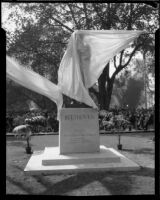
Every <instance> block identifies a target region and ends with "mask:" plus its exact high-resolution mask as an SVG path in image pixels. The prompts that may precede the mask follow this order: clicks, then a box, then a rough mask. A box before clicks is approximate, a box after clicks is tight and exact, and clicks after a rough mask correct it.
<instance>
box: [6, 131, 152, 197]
mask: <svg viewBox="0 0 160 200" xmlns="http://www.w3.org/2000/svg"><path fill="white" fill-rule="evenodd" d="M153 135H154V133H136V134H133V133H128V134H125V135H123V136H122V137H121V143H122V145H123V149H122V150H121V151H120V150H119V152H120V153H122V154H123V155H125V156H126V157H128V158H129V159H131V160H132V161H134V162H136V163H138V164H139V165H140V166H141V168H140V170H138V171H130V172H112V171H103V172H81V173H75V174H73V173H72V174H58V175H48V176H43V175H27V174H25V173H24V171H23V170H24V168H25V166H26V164H27V162H28V160H29V158H30V155H28V154H26V153H25V147H26V142H25V141H18V140H16V139H15V138H13V137H7V140H6V150H7V152H6V164H7V165H6V194H27V195H29V194H37V195H67V196H88V195H91V196H95V195H145V194H151V195H154V193H155V177H154V154H155V153H154V152H155V151H154V147H155V144H154V142H153V141H152V140H151V139H152V137H153ZM100 144H101V145H105V146H106V147H112V148H115V149H116V150H117V144H118V136H117V135H115V134H114V135H110V134H108V135H106V134H105V135H101V136H100ZM31 145H32V149H33V151H43V150H44V148H45V147H46V146H48V147H49V146H58V135H41V136H32V139H31Z"/></svg>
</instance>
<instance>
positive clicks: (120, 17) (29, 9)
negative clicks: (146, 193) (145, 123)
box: [8, 3, 158, 109]
mask: <svg viewBox="0 0 160 200" xmlns="http://www.w3.org/2000/svg"><path fill="white" fill-rule="evenodd" d="M10 5H11V6H12V7H16V6H18V7H19V8H20V9H22V10H23V12H24V13H27V14H29V15H30V16H31V15H33V16H34V18H35V19H36V21H34V20H33V19H32V20H31V18H29V19H28V18H27V17H25V16H20V15H18V13H17V12H14V13H12V17H13V16H14V17H15V18H16V19H17V23H21V29H20V30H19V31H17V32H16V34H15V38H14V41H11V42H10V45H9V49H8V53H9V54H10V55H13V54H15V53H16V56H18V57H19V58H20V60H21V61H22V62H23V63H25V64H26V63H28V64H30V65H31V67H32V68H33V69H35V71H36V70H37V71H38V72H39V73H41V74H43V75H44V74H46V73H47V70H48V71H49V72H50V73H51V80H52V81H53V82H55V83H56V82H57V70H58V66H59V63H60V59H61V56H62V55H63V52H64V50H65V48H66V44H65V43H66V42H67V39H68V38H69V37H70V34H71V33H72V32H73V31H74V30H75V29H108V30H109V29H116V30H123V29H126V30H137V29H138V30H146V31H149V32H154V31H155V30H156V28H157V27H158V10H157V9H155V8H152V7H151V6H149V5H145V4H142V3H68V4H63V3H53V4H52V3H45V4H43V3H39V4H36V3H32V4H27V3H24V4H18V3H10ZM19 19H21V20H19ZM153 19H154V20H153ZM153 40H154V38H153V37H152V35H151V34H148V35H142V36H141V37H140V38H139V39H138V40H137V41H135V42H134V43H133V44H132V51H131V52H129V50H128V49H126V50H124V51H122V52H121V53H120V54H119V55H117V56H115V57H114V59H113V62H114V67H115V71H114V73H113V74H112V76H111V77H110V76H109V72H110V63H108V64H107V65H106V66H105V68H104V71H103V73H102V74H101V76H100V77H99V80H98V85H99V95H98V98H99V104H100V108H101V109H108V108H109V105H110V100H111V95H112V90H113V86H114V81H115V79H116V76H117V75H118V74H119V72H121V70H123V69H124V68H126V67H127V66H128V65H129V63H130V62H131V60H132V58H133V57H134V55H135V53H136V52H137V50H142V49H146V48H147V47H146V44H150V46H151V47H154V44H153V42H152V41H153ZM144 44H145V45H144ZM22 46H23V47H24V48H23V47H22ZM19 49H21V52H20V50H19ZM152 49H153V48H152ZM18 50H19V51H18ZM29 52H31V53H29ZM44 66H45V67H44ZM53 66H54V67H53ZM95 94H96V95H97V93H95Z"/></svg>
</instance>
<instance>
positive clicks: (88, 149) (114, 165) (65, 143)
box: [24, 108, 139, 174]
mask: <svg viewBox="0 0 160 200" xmlns="http://www.w3.org/2000/svg"><path fill="white" fill-rule="evenodd" d="M59 124H60V127H59V131H60V132H59V147H50V148H48V147H46V148H45V150H44V151H43V152H41V153H39V152H38V153H37V152H34V153H33V155H32V156H31V158H30V160H29V162H28V163H27V166H26V168H25V169H24V171H25V172H26V173H29V174H54V173H65V172H67V173H74V172H82V171H97V170H98V171H100V170H110V171H113V170H118V171H125V170H126V171H127V170H138V169H139V166H138V165H137V164H136V163H134V162H132V161H131V160H129V159H127V158H126V157H125V156H123V155H122V154H120V153H119V152H117V151H115V150H114V149H112V148H107V147H105V146H101V145H100V138H99V124H98V112H97V111H96V110H95V109H91V108H67V109H62V110H61V111H60V123H59Z"/></svg>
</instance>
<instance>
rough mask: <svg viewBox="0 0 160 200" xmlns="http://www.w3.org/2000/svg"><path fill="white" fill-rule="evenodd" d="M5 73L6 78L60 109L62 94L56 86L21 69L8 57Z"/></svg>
mask: <svg viewBox="0 0 160 200" xmlns="http://www.w3.org/2000/svg"><path fill="white" fill-rule="evenodd" d="M6 73H7V77H8V78H10V79H12V80H13V81H15V82H17V83H19V84H20V85H22V86H24V87H26V88H28V89H30V90H33V91H34V92H37V93H39V94H42V95H44V96H46V97H48V98H49V99H51V100H52V101H54V102H55V103H56V104H57V106H58V108H60V107H62V103H63V101H62V93H61V92H60V89H59V87H58V86H57V85H55V84H54V83H52V82H51V81H49V80H48V79H46V78H45V77H43V76H41V75H39V74H37V73H35V72H33V71H32V70H29V69H27V68H25V67H22V66H21V65H20V64H19V63H18V62H16V61H15V60H14V59H12V58H10V57H8V56H7V62H6Z"/></svg>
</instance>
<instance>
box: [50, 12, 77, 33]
mask: <svg viewBox="0 0 160 200" xmlns="http://www.w3.org/2000/svg"><path fill="white" fill-rule="evenodd" d="M51 19H53V20H54V21H55V22H57V23H58V24H60V25H61V26H63V27H64V28H66V29H67V30H68V31H70V32H72V33H73V32H74V30H72V29H71V28H69V27H68V26H66V25H65V24H63V23H62V22H60V21H59V20H58V19H56V18H54V17H52V16H51Z"/></svg>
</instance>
